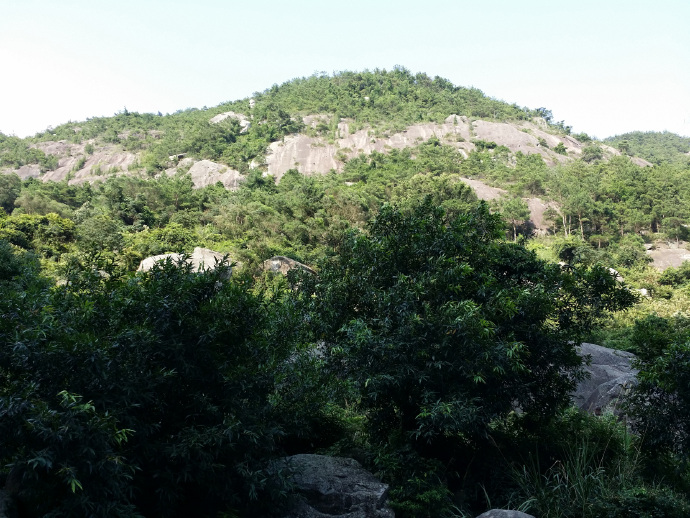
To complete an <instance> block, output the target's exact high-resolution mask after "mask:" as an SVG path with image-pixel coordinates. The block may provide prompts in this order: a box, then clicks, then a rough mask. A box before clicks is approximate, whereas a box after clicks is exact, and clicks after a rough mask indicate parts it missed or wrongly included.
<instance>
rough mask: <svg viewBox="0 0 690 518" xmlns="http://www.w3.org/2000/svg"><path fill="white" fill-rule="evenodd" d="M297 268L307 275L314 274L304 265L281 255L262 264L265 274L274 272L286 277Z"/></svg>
mask: <svg viewBox="0 0 690 518" xmlns="http://www.w3.org/2000/svg"><path fill="white" fill-rule="evenodd" d="M296 268H299V269H300V270H303V271H305V272H307V273H312V274H313V273H316V272H314V270H312V269H311V268H309V267H308V266H307V265H306V264H303V263H300V262H299V261H295V260H294V259H290V258H289V257H284V256H282V255H276V256H274V257H271V258H270V259H266V260H265V261H264V264H263V269H264V270H265V271H267V272H276V273H282V274H283V275H287V273H288V272H289V271H290V270H294V269H296Z"/></svg>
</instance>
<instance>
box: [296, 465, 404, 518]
mask: <svg viewBox="0 0 690 518" xmlns="http://www.w3.org/2000/svg"><path fill="white" fill-rule="evenodd" d="M283 463H284V465H283V467H287V468H289V469H291V470H292V471H293V474H292V476H291V478H292V481H293V483H294V484H295V486H296V488H297V491H298V493H299V495H300V496H301V497H302V499H301V500H300V501H299V503H298V504H297V505H296V506H295V508H294V509H293V510H292V511H291V512H290V513H289V514H287V515H286V516H285V517H284V518H394V517H395V514H394V513H393V511H392V510H391V509H389V508H388V507H387V500H388V486H387V485H386V484H383V483H381V482H380V481H379V480H378V479H377V478H376V477H374V476H373V475H372V474H371V473H369V472H368V471H366V470H365V469H363V468H362V467H361V466H360V464H359V463H358V462H357V461H356V460H353V459H346V458H341V457H326V456H323V455H293V456H292V457H288V458H287V459H285V460H284V461H283Z"/></svg>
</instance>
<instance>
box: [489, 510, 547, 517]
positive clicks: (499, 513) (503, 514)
mask: <svg viewBox="0 0 690 518" xmlns="http://www.w3.org/2000/svg"><path fill="white" fill-rule="evenodd" d="M477 518H534V516H532V515H531V514H527V513H523V512H521V511H509V510H506V509H491V511H487V512H485V513H482V514H480V515H479V516H477Z"/></svg>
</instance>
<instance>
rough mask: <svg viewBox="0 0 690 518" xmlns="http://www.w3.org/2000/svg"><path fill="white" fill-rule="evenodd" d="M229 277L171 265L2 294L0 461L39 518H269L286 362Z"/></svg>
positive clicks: (247, 292)
mask: <svg viewBox="0 0 690 518" xmlns="http://www.w3.org/2000/svg"><path fill="white" fill-rule="evenodd" d="M3 250H4V249H3ZM3 253H5V252H3ZM15 273H16V269H14V270H13V269H9V270H8V271H7V273H6V275H8V276H9V275H14V277H16V275H15ZM224 273H225V272H224V269H223V268H222V267H221V268H218V269H216V270H215V271H213V272H206V273H201V274H192V273H191V271H190V267H189V266H187V265H185V264H183V263H179V264H173V263H172V262H170V261H168V262H167V263H164V264H160V265H158V266H157V267H155V268H154V269H153V270H151V272H149V273H146V274H143V275H138V276H135V277H125V278H117V277H115V276H114V277H111V278H110V279H102V278H100V277H99V276H97V275H90V274H89V273H88V272H85V273H82V274H80V275H77V276H73V277H72V278H71V279H70V281H69V284H68V285H67V286H66V287H64V288H59V289H55V290H54V291H49V290H47V289H41V290H32V291H29V290H28V289H21V288H20V287H15V288H14V289H13V290H5V296H4V297H3V300H2V301H1V302H0V304H2V306H0V313H2V315H3V319H2V321H1V323H0V339H1V340H2V344H3V347H2V348H0V436H2V437H3V441H2V445H1V446H0V462H1V463H2V466H8V467H10V468H11V472H10V478H11V480H13V481H16V482H17V484H15V485H14V487H15V488H17V489H16V491H17V492H16V494H15V497H17V498H18V499H19V500H20V501H21V502H22V505H23V506H24V507H25V508H26V509H27V511H28V512H29V513H30V516H39V515H40V516H43V515H44V514H48V513H52V514H54V515H58V514H59V515H70V516H135V515H140V514H144V515H146V516H186V515H189V514H190V513H194V514H199V515H203V516H212V515H215V514H216V513H218V512H220V511H224V512H240V513H247V514H248V515H259V514H265V513H264V511H265V506H271V505H272V504H271V502H272V499H271V498H270V495H269V490H270V484H269V482H267V480H268V479H267V476H266V467H267V463H268V459H269V458H270V457H271V456H272V455H274V454H276V453H277V447H276V440H277V439H278V437H279V436H280V435H281V427H280V422H279V419H278V416H276V415H275V412H274V408H273V406H272V404H271V398H273V397H275V394H276V387H275V383H274V377H273V376H274V375H273V373H274V371H275V365H276V362H283V361H285V359H286V357H287V350H286V348H285V347H286V346H285V341H284V340H283V339H282V338H281V337H280V335H279V334H276V336H274V337H273V338H270V336H269V334H271V333H269V331H268V329H269V328H268V326H267V325H266V319H267V318H269V317H270V315H271V313H272V309H271V306H270V305H269V304H268V303H266V302H264V301H263V300H264V299H263V297H261V296H260V295H258V296H257V295H253V294H252V293H251V289H250V288H251V286H250V285H249V284H248V282H247V281H244V280H241V279H236V280H233V281H232V282H227V281H225V280H224V279H223V275H224ZM295 418H296V417H295ZM250 509H253V510H252V511H250ZM192 510H193V511H192Z"/></svg>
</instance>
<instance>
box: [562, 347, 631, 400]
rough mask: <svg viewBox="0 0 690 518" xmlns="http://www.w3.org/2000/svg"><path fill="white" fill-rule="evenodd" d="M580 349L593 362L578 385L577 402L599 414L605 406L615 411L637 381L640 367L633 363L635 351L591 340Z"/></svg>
mask: <svg viewBox="0 0 690 518" xmlns="http://www.w3.org/2000/svg"><path fill="white" fill-rule="evenodd" d="M578 352H579V354H580V356H582V357H583V358H584V359H585V360H586V359H588V358H590V359H591V362H590V364H589V365H585V367H584V370H585V372H586V373H587V374H588V375H589V376H588V378H587V379H584V380H583V381H581V382H580V384H579V385H578V386H577V389H576V390H575V393H574V394H573V402H574V403H575V404H576V405H577V406H578V407H579V408H581V409H582V410H586V411H588V412H592V413H596V414H599V413H601V412H603V411H605V410H613V411H614V412H615V411H616V407H617V404H618V402H619V399H620V397H621V396H623V395H624V394H625V393H626V392H627V391H628V390H630V389H631V388H632V387H633V386H634V385H635V384H636V383H637V373H638V371H637V370H636V369H634V368H633V366H632V361H633V360H634V359H635V355H634V354H632V353H629V352H625V351H618V350H615V349H609V348H608V347H602V346H601V345H595V344H588V343H583V344H581V345H580V347H579V348H578Z"/></svg>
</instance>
